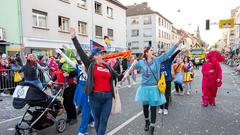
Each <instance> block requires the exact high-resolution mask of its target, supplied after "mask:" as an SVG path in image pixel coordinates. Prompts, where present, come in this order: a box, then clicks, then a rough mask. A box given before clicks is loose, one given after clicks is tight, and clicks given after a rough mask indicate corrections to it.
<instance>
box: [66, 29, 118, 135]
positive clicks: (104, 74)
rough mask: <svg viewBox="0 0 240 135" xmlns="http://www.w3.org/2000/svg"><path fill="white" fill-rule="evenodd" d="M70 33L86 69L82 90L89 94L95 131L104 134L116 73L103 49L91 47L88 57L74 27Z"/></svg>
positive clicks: (100, 134)
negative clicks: (106, 61)
mask: <svg viewBox="0 0 240 135" xmlns="http://www.w3.org/2000/svg"><path fill="white" fill-rule="evenodd" d="M70 33H71V37H72V40H73V44H74V46H75V48H76V50H77V53H78V55H79V56H80V58H81V60H82V62H83V64H84V65H85V66H86V69H87V75H88V78H87V82H86V86H85V88H84V90H85V92H86V93H87V94H88V95H89V101H90V106H91V109H92V111H93V115H94V120H95V129H96V133H97V135H104V134H105V132H106V128H107V123H108V118H109V116H110V113H111V109H112V98H114V84H113V80H116V79H117V77H118V74H117V73H116V72H115V71H114V70H113V69H112V68H111V67H110V66H109V65H108V64H106V63H105V62H104V60H103V56H104V53H106V52H105V51H104V50H101V49H99V48H93V49H92V50H91V58H92V59H90V58H89V57H88V56H87V55H86V53H85V52H84V51H83V49H82V48H81V45H80V44H79V42H78V40H77V38H76V33H75V29H73V28H71V30H70ZM99 82H101V83H99Z"/></svg>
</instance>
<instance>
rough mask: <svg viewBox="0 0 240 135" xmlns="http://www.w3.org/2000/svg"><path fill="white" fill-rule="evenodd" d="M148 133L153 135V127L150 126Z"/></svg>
mask: <svg viewBox="0 0 240 135" xmlns="http://www.w3.org/2000/svg"><path fill="white" fill-rule="evenodd" d="M149 135H154V127H153V126H150V130H149Z"/></svg>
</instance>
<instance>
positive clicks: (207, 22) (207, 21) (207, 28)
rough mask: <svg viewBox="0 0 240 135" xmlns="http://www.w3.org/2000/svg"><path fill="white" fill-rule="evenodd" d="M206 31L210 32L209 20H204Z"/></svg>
mask: <svg viewBox="0 0 240 135" xmlns="http://www.w3.org/2000/svg"><path fill="white" fill-rule="evenodd" d="M206 30H210V20H206Z"/></svg>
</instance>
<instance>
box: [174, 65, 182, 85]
mask: <svg viewBox="0 0 240 135" xmlns="http://www.w3.org/2000/svg"><path fill="white" fill-rule="evenodd" d="M177 68H178V67H177ZM174 82H175V83H177V84H183V73H182V66H181V67H180V72H178V73H177V74H176V77H175V78H174Z"/></svg>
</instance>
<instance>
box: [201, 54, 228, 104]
mask: <svg viewBox="0 0 240 135" xmlns="http://www.w3.org/2000/svg"><path fill="white" fill-rule="evenodd" d="M206 59H207V61H206V62H205V63H204V64H203V66H202V74H203V78H202V105H203V106H204V107H207V106H208V105H211V106H216V102H215V98H216V95H217V89H218V87H221V85H222V69H221V66H220V62H222V61H224V57H223V56H222V55H221V54H220V53H218V52H217V51H211V52H209V53H208V54H207V55H206Z"/></svg>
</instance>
